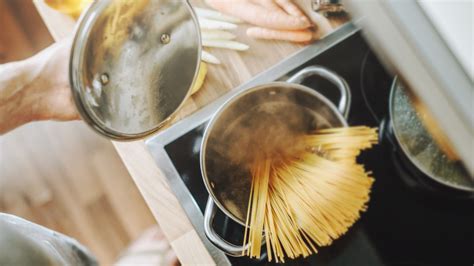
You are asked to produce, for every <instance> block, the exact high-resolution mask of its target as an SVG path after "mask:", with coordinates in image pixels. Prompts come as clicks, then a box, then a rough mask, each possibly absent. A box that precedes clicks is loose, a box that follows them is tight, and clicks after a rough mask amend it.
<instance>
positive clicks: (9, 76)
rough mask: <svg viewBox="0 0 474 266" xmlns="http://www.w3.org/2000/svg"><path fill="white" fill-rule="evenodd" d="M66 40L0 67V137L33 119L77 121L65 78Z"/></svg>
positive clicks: (67, 52)
mask: <svg viewBox="0 0 474 266" xmlns="http://www.w3.org/2000/svg"><path fill="white" fill-rule="evenodd" d="M70 44H71V42H70V40H64V41H62V42H60V43H56V44H53V45H51V46H50V47H48V48H46V49H45V50H43V51H41V52H40V53H38V54H36V55H35V56H33V57H30V58H28V59H26V60H23V61H18V62H13V63H9V64H4V65H0V135H2V134H4V133H6V132H8V131H10V130H12V129H14V128H16V127H19V126H21V125H23V124H25V123H28V122H31V121H35V120H61V121H65V120H73V119H78V118H79V116H78V114H77V111H76V108H75V105H74V103H73V101H72V97H71V90H70V87H69V79H68V71H67V70H68V62H69V51H70V50H69V48H70Z"/></svg>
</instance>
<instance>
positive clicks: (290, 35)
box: [247, 27, 313, 42]
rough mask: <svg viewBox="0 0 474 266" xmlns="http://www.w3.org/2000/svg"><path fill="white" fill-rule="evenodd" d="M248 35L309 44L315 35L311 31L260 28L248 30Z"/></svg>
mask: <svg viewBox="0 0 474 266" xmlns="http://www.w3.org/2000/svg"><path fill="white" fill-rule="evenodd" d="M247 35H248V36H249V37H253V38H259V39H267V40H283V41H290V42H309V41H311V40H312V38H313V33H312V32H311V31H310V30H293V31H292V30H272V29H266V28H260V27H251V28H248V29H247Z"/></svg>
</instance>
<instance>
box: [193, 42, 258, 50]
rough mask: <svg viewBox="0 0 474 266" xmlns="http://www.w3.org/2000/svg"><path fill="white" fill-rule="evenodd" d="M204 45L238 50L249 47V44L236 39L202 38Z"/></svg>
mask: <svg viewBox="0 0 474 266" xmlns="http://www.w3.org/2000/svg"><path fill="white" fill-rule="evenodd" d="M202 46H204V47H214V48H224V49H231V50H237V51H245V50H248V49H249V46H248V45H246V44H243V43H240V42H236V41H228V40H202Z"/></svg>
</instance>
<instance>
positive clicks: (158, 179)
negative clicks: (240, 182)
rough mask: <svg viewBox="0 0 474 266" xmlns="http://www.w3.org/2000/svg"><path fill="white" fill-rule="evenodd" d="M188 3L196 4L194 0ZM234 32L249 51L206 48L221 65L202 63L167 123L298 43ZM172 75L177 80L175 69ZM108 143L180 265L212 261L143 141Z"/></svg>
mask: <svg viewBox="0 0 474 266" xmlns="http://www.w3.org/2000/svg"><path fill="white" fill-rule="evenodd" d="M34 2H35V5H36V6H37V8H38V11H39V12H40V14H41V16H42V18H43V20H44V21H45V23H46V25H47V27H48V29H49V30H50V32H51V34H52V36H53V38H54V39H55V40H60V39H63V38H67V37H68V36H72V33H73V31H74V26H75V21H74V20H73V19H71V18H70V17H68V16H65V15H63V14H60V13H58V12H57V11H55V10H53V9H51V8H49V7H48V6H47V5H46V4H44V2H43V0H34ZM192 3H193V4H195V5H198V6H200V5H202V3H201V1H198V0H196V1H192ZM236 34H237V36H238V40H239V41H241V42H244V43H247V44H249V45H250V49H249V50H248V51H245V52H236V51H230V50H224V49H206V50H208V51H210V52H211V53H212V54H214V55H216V57H218V58H219V59H220V60H221V62H222V64H221V65H217V66H215V65H209V64H208V66H209V72H208V75H207V77H206V81H205V83H204V85H203V87H202V88H201V90H200V91H199V92H197V93H196V94H194V95H193V96H192V97H190V98H189V99H188V100H187V102H186V104H185V105H184V107H183V108H182V110H181V111H180V112H179V114H178V115H177V116H176V118H175V119H174V121H173V122H176V121H177V120H179V119H181V118H183V117H186V116H188V115H189V114H191V113H193V112H194V111H196V110H198V109H199V108H200V107H202V106H204V105H206V104H208V103H210V102H212V101H213V100H214V99H216V98H218V96H220V95H223V94H224V93H226V92H228V91H229V90H231V89H232V88H235V87H236V86H238V85H239V84H241V83H243V82H245V81H247V80H249V79H251V78H252V77H253V76H255V75H256V74H258V73H260V72H262V71H263V70H265V69H267V68H268V67H270V66H272V65H274V64H275V63H277V62H279V61H280V60H282V59H284V58H285V57H288V56H289V55H290V54H293V53H294V52H296V51H298V50H300V49H301V48H303V47H304V46H303V45H299V44H291V43H287V42H278V41H257V40H253V39H250V38H248V37H247V36H246V35H245V31H244V27H239V29H238V30H237V31H236ZM176 74H177V78H179V76H178V75H179V73H176ZM113 145H114V146H115V148H116V150H117V152H118V154H119V155H120V157H121V158H122V160H123V162H124V164H125V166H126V168H127V169H128V171H129V172H130V175H131V176H132V178H133V180H134V181H135V184H136V185H137V187H138V189H139V190H140V192H141V193H142V195H143V197H144V199H145V201H146V203H147V204H148V206H149V208H150V210H151V212H152V213H153V215H154V217H155V218H156V220H157V222H158V224H159V225H160V227H161V228H162V230H163V231H164V233H165V235H166V237H167V238H168V240H169V242H170V244H171V246H172V247H173V249H174V250H175V252H176V254H177V256H178V258H179V260H180V261H181V263H182V264H206V265H207V264H215V263H214V261H213V260H212V258H211V256H210V255H209V253H208V251H207V250H206V248H205V247H204V245H203V243H202V242H201V240H200V239H199V237H198V235H197V233H196V231H195V230H194V228H193V226H192V224H191V223H190V221H189V219H188V217H187V216H186V214H185V212H184V210H183V208H182V206H181V205H180V204H179V202H178V200H177V198H176V196H175V195H174V193H173V192H172V191H171V189H170V186H169V185H168V181H167V179H166V177H165V176H164V174H163V173H162V171H161V170H160V169H159V168H158V166H157V165H156V163H155V162H154V160H153V158H152V157H151V155H150V153H149V152H148V150H147V149H146V147H145V143H144V141H143V140H140V141H133V142H115V141H113Z"/></svg>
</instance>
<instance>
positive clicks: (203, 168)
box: [199, 81, 348, 227]
mask: <svg viewBox="0 0 474 266" xmlns="http://www.w3.org/2000/svg"><path fill="white" fill-rule="evenodd" d="M270 87H287V88H292V89H296V90H300V91H302V92H306V93H309V94H310V95H312V96H314V97H316V98H318V99H319V100H321V101H322V102H323V103H324V104H326V106H328V107H329V108H330V109H331V110H332V111H333V112H334V114H335V115H336V117H337V118H338V119H339V121H340V122H341V123H342V126H343V127H347V126H348V123H347V120H346V119H345V118H344V116H343V115H342V114H341V113H340V112H339V110H338V109H337V107H336V106H335V105H334V103H332V102H331V101H330V100H329V99H328V98H327V97H326V96H324V95H322V94H321V93H319V92H317V91H316V90H315V89H311V88H309V87H307V86H305V85H301V84H298V83H290V82H284V81H276V82H270V83H265V84H261V85H257V86H255V87H251V88H248V89H246V90H244V91H242V92H240V93H238V94H236V95H234V96H232V97H231V98H230V99H228V100H227V101H226V102H224V103H223V104H222V105H221V106H220V107H219V108H218V109H217V111H216V112H215V113H214V114H213V115H212V117H211V119H210V120H209V122H208V124H207V126H206V129H205V130H204V135H203V138H202V142H201V151H200V154H199V164H200V166H201V176H202V179H203V181H204V185H205V186H206V190H207V192H208V193H209V196H210V197H211V198H212V201H213V202H214V203H215V204H216V205H217V207H219V209H220V210H221V211H222V212H223V213H224V214H225V215H227V216H228V217H230V218H231V219H232V220H234V221H235V222H237V223H239V224H240V225H242V226H244V227H245V221H242V220H240V219H239V218H237V217H236V216H235V215H234V214H232V213H231V212H230V211H228V210H227V209H226V208H225V207H224V206H223V204H221V202H220V201H219V200H218V199H217V197H216V195H215V194H214V190H213V189H212V187H211V184H210V183H209V178H208V176H207V171H206V165H205V160H206V155H205V154H206V153H205V151H206V148H207V142H208V141H209V135H210V133H211V131H212V129H213V128H214V125H215V123H216V122H217V120H218V119H219V118H220V116H221V114H222V113H223V112H224V111H225V110H226V109H227V108H228V107H229V106H230V105H232V104H233V103H235V102H236V101H238V100H239V99H240V98H242V97H244V96H245V95H247V94H250V93H254V92H256V91H259V90H263V89H267V88H270Z"/></svg>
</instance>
